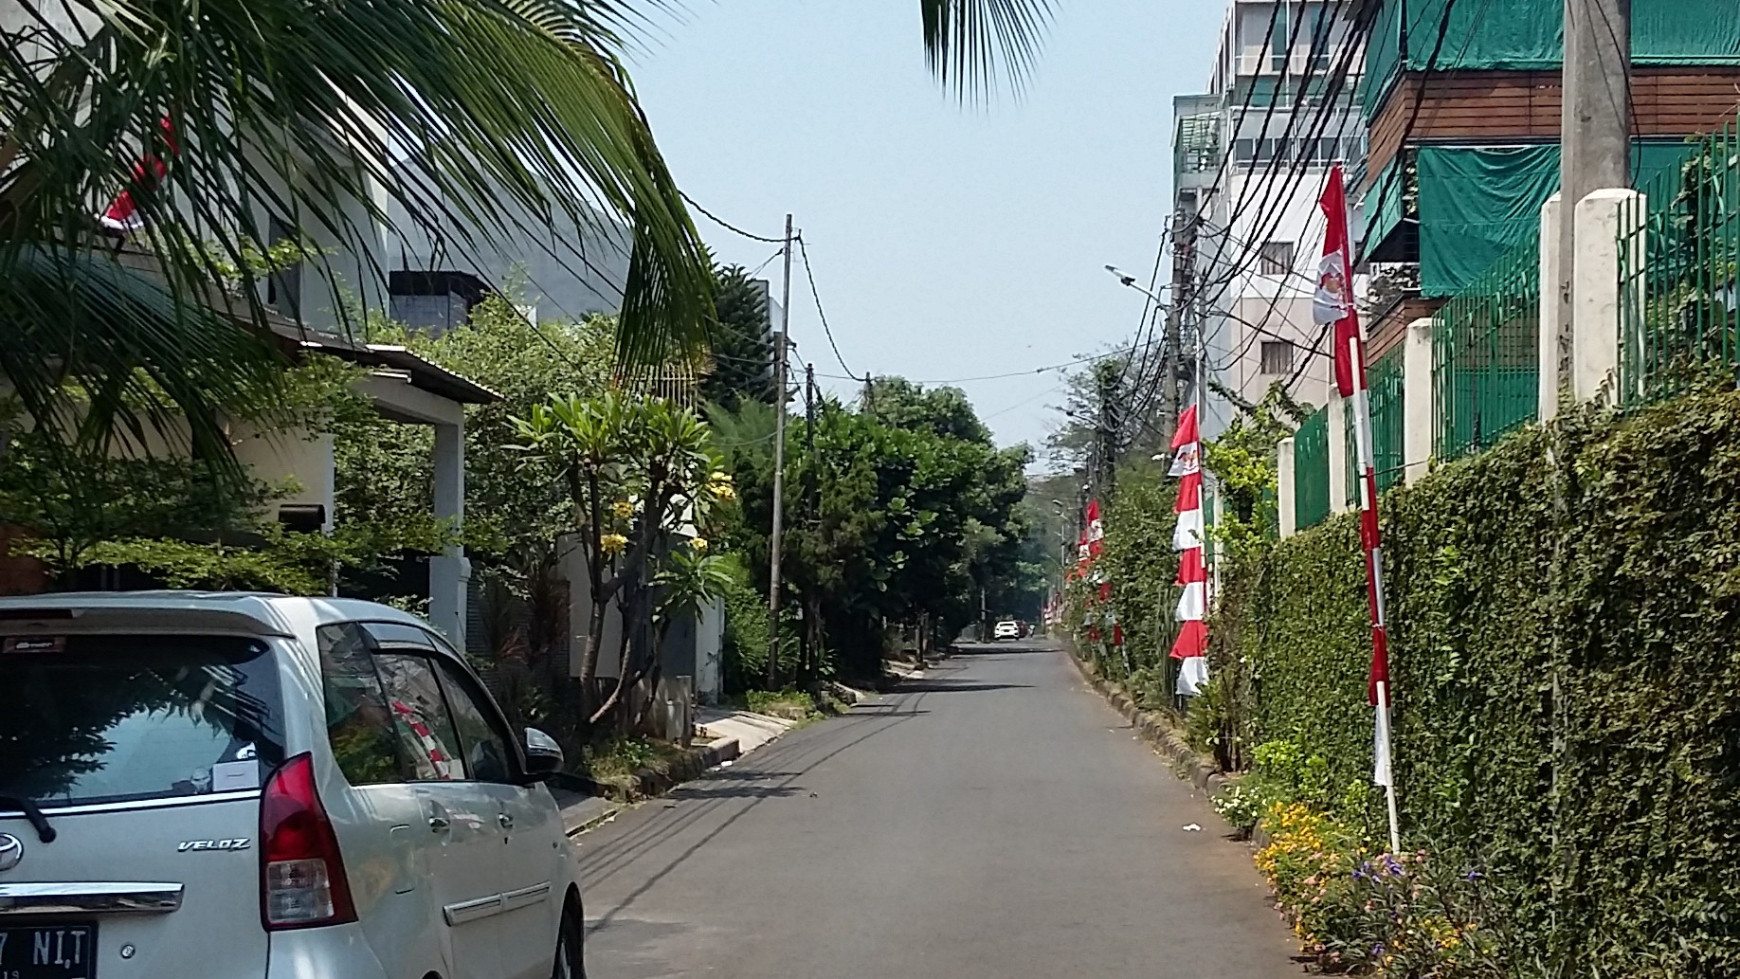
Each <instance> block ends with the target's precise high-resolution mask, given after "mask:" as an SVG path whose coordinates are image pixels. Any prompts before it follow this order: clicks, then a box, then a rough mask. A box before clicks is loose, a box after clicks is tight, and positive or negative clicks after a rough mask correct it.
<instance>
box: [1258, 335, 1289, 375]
mask: <svg viewBox="0 0 1740 979" xmlns="http://www.w3.org/2000/svg"><path fill="white" fill-rule="evenodd" d="M1262 356H1263V373H1265V374H1285V373H1287V372H1288V371H1290V370H1292V369H1293V343H1292V341H1290V340H1264V341H1263V353H1262Z"/></svg>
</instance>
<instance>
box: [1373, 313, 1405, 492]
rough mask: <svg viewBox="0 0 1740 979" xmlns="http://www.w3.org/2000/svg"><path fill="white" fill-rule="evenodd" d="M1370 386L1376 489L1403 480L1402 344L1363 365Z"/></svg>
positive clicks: (1382, 488) (1381, 489)
mask: <svg viewBox="0 0 1740 979" xmlns="http://www.w3.org/2000/svg"><path fill="white" fill-rule="evenodd" d="M1365 376H1366V383H1367V384H1368V385H1369V386H1370V388H1371V439H1372V441H1371V454H1372V464H1373V465H1374V466H1376V467H1377V485H1378V492H1380V493H1382V492H1383V491H1384V490H1387V489H1389V488H1390V487H1391V486H1394V485H1395V484H1397V483H1399V482H1401V481H1402V470H1403V468H1404V467H1405V466H1406V465H1407V459H1405V458H1403V456H1402V432H1403V426H1404V419H1405V418H1406V414H1405V413H1404V409H1403V402H1402V399H1403V391H1402V348H1401V347H1400V346H1397V347H1395V348H1394V349H1392V350H1390V351H1389V352H1388V353H1386V354H1384V355H1383V356H1382V357H1379V358H1378V359H1377V360H1374V361H1372V362H1371V364H1369V365H1368V366H1367V368H1366V372H1365Z"/></svg>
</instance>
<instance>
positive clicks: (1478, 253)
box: [1368, 141, 1694, 296]
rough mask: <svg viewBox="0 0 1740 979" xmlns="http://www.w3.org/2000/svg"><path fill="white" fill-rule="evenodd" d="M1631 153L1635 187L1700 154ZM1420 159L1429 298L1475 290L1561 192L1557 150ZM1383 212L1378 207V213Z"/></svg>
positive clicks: (1422, 151) (1457, 149) (1645, 149)
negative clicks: (1474, 285) (1472, 287)
mask: <svg viewBox="0 0 1740 979" xmlns="http://www.w3.org/2000/svg"><path fill="white" fill-rule="evenodd" d="M1632 145H1633V151H1632V156H1631V169H1632V183H1633V185H1634V186H1642V185H1644V184H1647V183H1648V182H1649V181H1651V180H1653V179H1654V178H1655V177H1656V176H1657V175H1659V174H1661V173H1662V172H1663V171H1666V170H1669V169H1671V168H1674V167H1677V166H1679V165H1680V163H1681V162H1682V161H1684V160H1685V159H1686V158H1687V157H1688V156H1689V155H1690V154H1691V152H1692V150H1693V149H1694V145H1693V144H1691V143H1686V142H1680V141H1675V142H1643V141H1639V142H1636V143H1634V144H1632ZM1415 159H1416V162H1417V164H1418V173H1419V184H1420V196H1419V215H1418V216H1419V221H1420V292H1421V294H1422V295H1426V296H1448V295H1452V294H1454V293H1456V292H1458V291H1460V290H1461V289H1462V288H1463V287H1464V286H1466V285H1468V284H1469V283H1471V282H1473V281H1474V280H1475V279H1476V278H1477V277H1479V275H1480V273H1482V272H1484V271H1486V270H1487V269H1488V268H1490V267H1491V266H1492V264H1493V263H1494V262H1496V261H1498V260H1499V259H1500V258H1501V257H1503V256H1504V254H1505V253H1506V252H1507V251H1509V250H1510V249H1511V248H1512V247H1514V246H1515V245H1516V243H1517V242H1519V241H1521V240H1523V238H1525V237H1527V236H1528V235H1529V234H1531V233H1532V232H1533V231H1534V229H1535V228H1536V227H1538V226H1539V223H1540V211H1541V205H1542V204H1543V203H1545V202H1546V199H1547V198H1548V197H1550V196H1552V194H1553V193H1554V192H1555V191H1557V190H1558V189H1559V147H1558V146H1557V145H1556V144H1551V145H1535V146H1505V147H1478V146H1422V147H1420V148H1419V149H1418V150H1417V151H1416V153H1415ZM1394 183H1397V184H1399V183H1400V182H1399V181H1396V182H1394ZM1396 196H1397V197H1399V196H1400V189H1399V187H1398V189H1397V190H1396ZM1397 206H1399V202H1398V204H1397ZM1369 207H1370V205H1368V208H1369ZM1384 207H1385V204H1384V202H1381V201H1380V202H1378V211H1379V213H1382V210H1383V208H1384Z"/></svg>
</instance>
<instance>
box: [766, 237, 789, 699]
mask: <svg viewBox="0 0 1740 979" xmlns="http://www.w3.org/2000/svg"><path fill="white" fill-rule="evenodd" d="M790 330H791V215H790V214H787V215H786V216H785V281H784V282H782V283H781V284H780V299H779V342H778V343H777V344H776V345H775V350H774V356H773V382H774V390H775V391H776V392H778V397H777V398H776V400H775V401H774V405H773V409H774V411H773V536H772V537H770V538H768V542H767V546H768V559H767V688H768V689H769V690H778V689H779V604H780V602H779V551H780V536H781V534H782V533H784V531H785V513H784V507H785V499H784V493H785V374H786V370H785V367H786V346H787V345H788V343H789V342H790V341H789V340H788V339H787V338H788V336H789V333H790Z"/></svg>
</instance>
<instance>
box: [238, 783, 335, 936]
mask: <svg viewBox="0 0 1740 979" xmlns="http://www.w3.org/2000/svg"><path fill="white" fill-rule="evenodd" d="M260 919H261V921H262V922H263V923H264V924H265V926H266V928H267V929H268V930H272V931H277V930H283V929H286V928H310V927H314V926H316V925H336V924H342V923H344V922H347V921H355V920H356V907H355V905H353V904H352V903H351V900H350V882H349V881H348V880H347V879H346V878H345V876H344V860H343V859H342V858H341V857H340V856H339V853H338V836H337V835H336V834H334V833H333V831H332V820H330V819H328V818H327V816H326V807H325V806H323V805H321V804H320V795H319V793H318V792H316V791H315V789H314V761H313V759H312V758H310V757H309V756H308V755H297V756H296V757H294V758H292V759H290V760H289V761H287V762H285V763H284V764H283V765H281V766H279V768H278V770H277V771H275V772H273V773H272V777H271V778H269V779H267V780H266V788H265V790H264V791H263V792H262V793H261V794H260Z"/></svg>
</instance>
